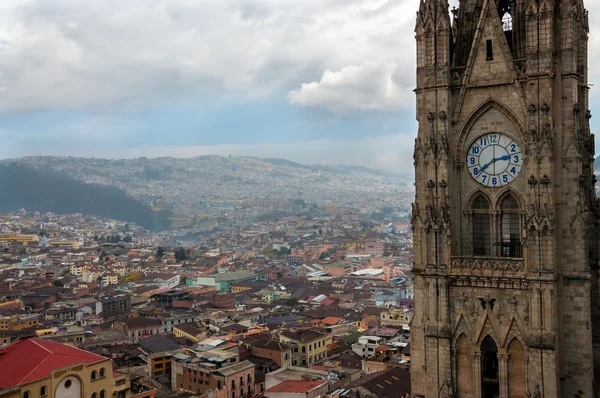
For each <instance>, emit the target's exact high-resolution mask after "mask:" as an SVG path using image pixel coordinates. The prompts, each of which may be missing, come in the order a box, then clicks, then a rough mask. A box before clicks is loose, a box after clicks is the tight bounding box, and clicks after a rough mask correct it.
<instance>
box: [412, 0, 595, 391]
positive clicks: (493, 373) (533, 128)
mask: <svg viewBox="0 0 600 398" xmlns="http://www.w3.org/2000/svg"><path fill="white" fill-rule="evenodd" d="M416 40H417V88H416V90H415V92H416V97H417V120H418V122H419V131H418V136H417V139H416V142H415V151H414V164H415V175H416V184H415V186H416V198H415V202H414V204H413V211H412V228H413V233H414V252H415V260H414V275H415V281H414V283H415V305H416V313H415V316H414V319H413V322H412V325H411V353H412V355H411V357H412V358H411V361H412V365H411V374H412V391H413V394H414V395H415V396H417V397H427V398H430V397H463V398H480V397H482V398H488V397H490V398H493V397H502V398H509V397H510V398H526V397H547V398H550V397H581V398H583V397H590V398H591V397H595V396H596V392H595V391H596V390H595V389H597V388H600V385H596V384H595V383H594V375H595V372H594V369H597V370H599V369H600V366H599V365H600V356H598V355H594V354H595V353H600V286H599V280H600V279H599V276H600V262H599V253H598V249H599V246H598V239H599V234H598V225H599V224H600V206H599V204H598V201H597V200H596V194H595V183H596V179H595V176H594V170H593V164H594V147H595V144H594V136H593V135H592V134H591V131H590V127H589V120H590V118H591V113H590V111H589V108H590V106H589V102H588V92H589V87H588V80H587V79H588V65H587V64H588V56H587V53H588V14H587V11H586V10H585V8H584V5H583V0H460V6H459V7H458V9H452V10H450V9H449V6H448V3H447V0H421V2H420V7H419V11H418V13H417V23H416Z"/></svg>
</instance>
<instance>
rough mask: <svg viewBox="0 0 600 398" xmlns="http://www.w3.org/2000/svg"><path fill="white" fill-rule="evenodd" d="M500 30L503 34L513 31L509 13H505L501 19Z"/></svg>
mask: <svg viewBox="0 0 600 398" xmlns="http://www.w3.org/2000/svg"><path fill="white" fill-rule="evenodd" d="M502 29H503V30H504V31H505V32H509V31H511V30H513V18H512V15H510V12H505V13H504V16H503V17H502Z"/></svg>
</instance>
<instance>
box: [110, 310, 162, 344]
mask: <svg viewBox="0 0 600 398" xmlns="http://www.w3.org/2000/svg"><path fill="white" fill-rule="evenodd" d="M113 327H114V328H115V329H116V330H118V331H119V332H123V333H125V335H126V336H128V337H129V342H130V343H132V344H135V343H138V342H139V341H140V340H141V339H142V338H144V337H146V336H151V335H153V334H159V333H161V331H162V321H161V320H160V319H152V318H143V317H139V318H126V319H119V320H116V321H114V322H113Z"/></svg>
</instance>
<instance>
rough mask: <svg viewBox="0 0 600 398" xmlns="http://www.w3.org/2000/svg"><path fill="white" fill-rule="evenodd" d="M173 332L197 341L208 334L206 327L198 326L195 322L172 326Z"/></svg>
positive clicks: (178, 335)
mask: <svg viewBox="0 0 600 398" xmlns="http://www.w3.org/2000/svg"><path fill="white" fill-rule="evenodd" d="M173 334H174V335H175V336H177V337H183V338H186V339H188V340H191V341H193V342H194V343H199V342H200V341H202V340H204V339H205V338H206V337H207V336H208V331H207V329H206V327H202V326H199V325H198V323H196V322H190V323H182V324H179V325H175V326H173Z"/></svg>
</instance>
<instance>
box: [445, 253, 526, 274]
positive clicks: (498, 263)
mask: <svg viewBox="0 0 600 398" xmlns="http://www.w3.org/2000/svg"><path fill="white" fill-rule="evenodd" d="M452 269H453V270H460V271H469V272H470V273H473V272H475V273H480V274H485V273H492V274H494V273H502V274H506V273H508V274H516V273H519V272H524V271H525V265H524V262H523V260H515V259H509V258H476V257H456V258H453V259H452Z"/></svg>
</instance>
